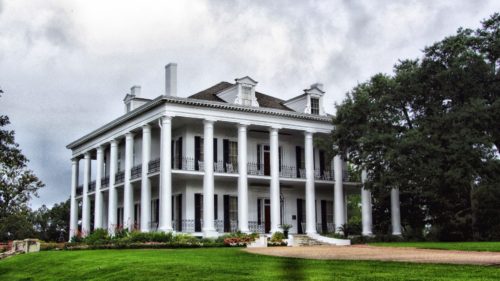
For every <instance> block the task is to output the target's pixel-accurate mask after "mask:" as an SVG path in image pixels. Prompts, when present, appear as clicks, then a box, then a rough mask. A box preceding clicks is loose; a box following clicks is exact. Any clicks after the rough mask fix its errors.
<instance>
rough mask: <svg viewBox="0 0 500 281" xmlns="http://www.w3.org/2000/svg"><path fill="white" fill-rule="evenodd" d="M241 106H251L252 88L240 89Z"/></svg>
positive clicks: (243, 87) (244, 87)
mask: <svg viewBox="0 0 500 281" xmlns="http://www.w3.org/2000/svg"><path fill="white" fill-rule="evenodd" d="M241 104H242V105H252V88H251V87H247V86H242V87H241Z"/></svg>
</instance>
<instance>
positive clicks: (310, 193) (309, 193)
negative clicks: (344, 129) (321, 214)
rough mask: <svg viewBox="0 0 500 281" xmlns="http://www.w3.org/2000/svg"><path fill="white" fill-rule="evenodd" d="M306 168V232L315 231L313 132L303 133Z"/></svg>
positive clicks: (313, 232)
mask: <svg viewBox="0 0 500 281" xmlns="http://www.w3.org/2000/svg"><path fill="white" fill-rule="evenodd" d="M304 136H305V138H304V143H305V158H306V159H305V168H306V233H307V234H315V233H316V210H315V208H316V196H315V195H316V194H315V192H316V191H315V190H314V159H313V155H314V149H313V133H312V132H305V133H304Z"/></svg>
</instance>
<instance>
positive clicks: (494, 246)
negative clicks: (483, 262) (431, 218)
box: [370, 242, 500, 252]
mask: <svg viewBox="0 0 500 281" xmlns="http://www.w3.org/2000/svg"><path fill="white" fill-rule="evenodd" d="M370 245H373V246H384V247H412V248H421V249H439V250H459V251H489V252H500V242H387V243H370Z"/></svg>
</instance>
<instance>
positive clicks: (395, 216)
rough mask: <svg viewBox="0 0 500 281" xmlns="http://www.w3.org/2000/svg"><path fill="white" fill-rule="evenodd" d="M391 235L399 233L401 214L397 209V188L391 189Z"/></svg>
mask: <svg viewBox="0 0 500 281" xmlns="http://www.w3.org/2000/svg"><path fill="white" fill-rule="evenodd" d="M391 223H392V235H401V214H400V211H399V189H397V188H393V189H391Z"/></svg>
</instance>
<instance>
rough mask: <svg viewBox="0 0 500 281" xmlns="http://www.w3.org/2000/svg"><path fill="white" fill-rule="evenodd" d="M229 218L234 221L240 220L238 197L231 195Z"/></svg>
mask: <svg viewBox="0 0 500 281" xmlns="http://www.w3.org/2000/svg"><path fill="white" fill-rule="evenodd" d="M229 219H230V220H232V221H237V220H238V197H236V196H230V197H229Z"/></svg>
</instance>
